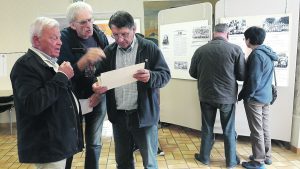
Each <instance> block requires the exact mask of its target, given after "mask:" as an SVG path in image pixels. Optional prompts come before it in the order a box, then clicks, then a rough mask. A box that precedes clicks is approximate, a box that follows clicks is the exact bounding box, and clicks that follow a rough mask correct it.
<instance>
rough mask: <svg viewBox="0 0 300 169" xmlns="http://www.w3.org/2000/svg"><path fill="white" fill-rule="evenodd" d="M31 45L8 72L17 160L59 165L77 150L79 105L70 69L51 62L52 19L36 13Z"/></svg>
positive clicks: (45, 168) (56, 40) (55, 50)
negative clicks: (73, 91)
mask: <svg viewBox="0 0 300 169" xmlns="http://www.w3.org/2000/svg"><path fill="white" fill-rule="evenodd" d="M30 30H31V31H30V33H31V43H32V47H31V48H29V49H28V51H27V52H26V53H25V54H24V55H23V56H22V57H21V58H19V59H18V60H17V61H16V63H15V64H14V66H13V69H12V71H11V75H10V78H11V82H12V87H13V94H14V102H15V108H16V120H17V131H18V132H17V141H18V155H19V161H20V162H21V163H34V164H35V166H36V167H37V169H64V168H65V165H66V159H67V158H69V157H71V156H73V155H74V154H75V153H77V152H79V151H82V148H83V137H82V128H81V127H80V116H79V114H80V109H79V104H78V101H77V99H76V97H75V96H74V95H73V93H72V90H71V88H70V79H71V78H72V77H73V75H74V72H73V68H72V66H71V65H70V63H69V62H63V63H62V64H61V65H60V66H59V65H58V64H57V63H56V60H57V57H58V56H59V52H60V47H61V45H62V42H61V40H60V31H59V24H58V22H57V21H56V20H54V19H50V18H46V17H39V18H37V19H36V20H35V21H34V22H33V24H32V25H31V29H30Z"/></svg>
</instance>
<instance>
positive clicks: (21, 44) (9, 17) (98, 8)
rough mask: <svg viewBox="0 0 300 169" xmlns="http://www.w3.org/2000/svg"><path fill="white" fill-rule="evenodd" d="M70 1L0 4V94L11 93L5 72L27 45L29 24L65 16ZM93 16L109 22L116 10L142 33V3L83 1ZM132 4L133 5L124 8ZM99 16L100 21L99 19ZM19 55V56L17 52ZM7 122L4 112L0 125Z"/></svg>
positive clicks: (137, 0)
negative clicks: (1, 61) (3, 64)
mask: <svg viewBox="0 0 300 169" xmlns="http://www.w3.org/2000/svg"><path fill="white" fill-rule="evenodd" d="M71 2H72V0H30V1H27V0H25V1H23V0H8V1H5V3H1V5H0V21H2V22H1V31H0V37H1V38H0V44H1V45H0V54H1V53H6V56H7V68H8V71H7V72H8V74H7V76H5V77H0V92H1V91H6V90H11V83H10V79H9V73H10V70H11V67H12V66H13V64H14V62H15V61H16V59H17V58H19V57H20V56H21V55H22V54H23V53H22V52H26V51H27V49H28V47H30V46H31V44H30V40H29V25H30V24H31V23H32V21H33V20H34V19H35V18H36V17H38V16H49V17H60V16H65V11H66V8H67V6H68V5H69V4H71ZM86 2H87V3H89V4H91V5H92V7H93V9H94V12H95V14H96V15H97V16H101V19H109V17H110V16H111V14H112V13H114V12H115V11H117V10H126V11H128V12H129V13H131V14H132V16H133V17H134V18H139V19H140V20H141V32H144V24H143V23H144V9H143V1H142V0H126V1H124V0H106V1H105V0H86ZM128 4H134V5H128ZM102 17H103V18H102ZM19 52H21V53H19ZM6 122H8V116H7V113H1V114H0V123H6Z"/></svg>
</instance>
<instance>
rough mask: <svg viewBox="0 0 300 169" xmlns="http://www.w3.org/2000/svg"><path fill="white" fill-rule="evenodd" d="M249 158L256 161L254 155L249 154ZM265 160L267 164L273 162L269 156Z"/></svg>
mask: <svg viewBox="0 0 300 169" xmlns="http://www.w3.org/2000/svg"><path fill="white" fill-rule="evenodd" d="M249 160H251V161H254V157H253V155H250V156H249ZM264 162H265V164H267V165H271V164H272V160H271V159H269V158H266V159H265V161H264Z"/></svg>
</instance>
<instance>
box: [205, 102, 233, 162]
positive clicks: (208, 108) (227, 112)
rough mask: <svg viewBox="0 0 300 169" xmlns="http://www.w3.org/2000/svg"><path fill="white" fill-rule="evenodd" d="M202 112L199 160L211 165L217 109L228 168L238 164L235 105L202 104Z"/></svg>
mask: <svg viewBox="0 0 300 169" xmlns="http://www.w3.org/2000/svg"><path fill="white" fill-rule="evenodd" d="M200 105H201V111H202V116H201V117H202V129H201V146H200V154H199V158H200V160H201V162H203V163H204V164H209V162H210V153H211V149H212V146H213V142H214V131H213V130H214V124H215V119H216V113H217V109H219V110H220V118H221V125H222V129H223V135H224V147H225V157H226V166H227V167H234V166H236V165H237V164H238V161H237V159H238V157H237V155H236V132H235V104H217V103H204V102H200Z"/></svg>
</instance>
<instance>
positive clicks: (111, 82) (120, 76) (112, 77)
mask: <svg viewBox="0 0 300 169" xmlns="http://www.w3.org/2000/svg"><path fill="white" fill-rule="evenodd" d="M144 67H145V63H140V64H136V65H132V66H128V67H123V68H120V69H117V70H112V71H108V72H105V73H102V74H101V76H99V77H97V79H98V83H99V85H100V86H103V87H107V90H109V89H113V88H116V87H120V86H123V85H126V84H129V83H132V82H136V81H137V80H140V81H148V80H149V78H150V74H149V70H146V69H144ZM147 74H148V75H147Z"/></svg>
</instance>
